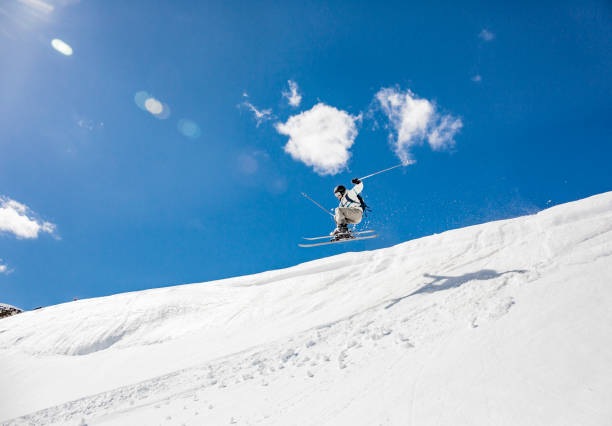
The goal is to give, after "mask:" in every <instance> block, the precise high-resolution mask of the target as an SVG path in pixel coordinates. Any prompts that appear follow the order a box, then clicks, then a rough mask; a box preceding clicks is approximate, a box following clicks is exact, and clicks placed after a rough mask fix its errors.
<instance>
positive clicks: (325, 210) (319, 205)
mask: <svg viewBox="0 0 612 426" xmlns="http://www.w3.org/2000/svg"><path fill="white" fill-rule="evenodd" d="M302 195H303V196H304V197H306V198H308V199H309V200H310V201H312V202H313V203H315V204H316V205H317V206H318V207H319V208H320V209H321V210H323V211H324V212H325V213H327V214H328V215H330V216H331V217H334V215H333V214H331V213H330V212H328V211H327V209H326V208H325V207H323V206H322V205H321V204H319V203H317V202H316V201H315V200H313V199H312V198H310V197H309V196H308V195H306V194H305V193H303V192H302Z"/></svg>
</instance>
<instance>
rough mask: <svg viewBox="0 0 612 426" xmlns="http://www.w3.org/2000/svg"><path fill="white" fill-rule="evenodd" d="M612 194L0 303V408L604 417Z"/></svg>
mask: <svg viewBox="0 0 612 426" xmlns="http://www.w3.org/2000/svg"><path fill="white" fill-rule="evenodd" d="M611 231H612V192H609V193H605V194H601V195H597V196H594V197H591V198H587V199H584V200H581V201H577V202H574V203H569V204H564V205H559V206H556V207H553V208H551V209H548V210H544V211H541V212H540V213H538V214H536V215H532V216H525V217H520V218H516V219H511V220H504V221H498V222H491V223H486V224H483V225H478V226H472V227H469V228H464V229H457V230H453V231H449V232H445V233H443V234H439V235H433V236H429V237H426V238H421V239H418V240H414V241H409V242H406V243H403V244H400V245H397V246H394V247H390V248H386V249H380V250H375V251H370V252H359V253H345V254H341V255H338V256H333V257H329V258H325V259H320V260H316V261H313V262H309V263H304V264H301V265H297V266H295V267H292V268H288V269H284V270H278V271H270V272H264V273H261V274H257V275H251V276H244V277H237V278H232V279H227V280H221V281H216V282H209V283H201V284H190V285H182V286H176V287H168V288H160V289H154V290H147V291H141V292H134V293H126V294H117V295H114V296H108V297H102V298H97V299H89V300H79V301H76V302H71V303H66V304H63V305H57V306H51V307H47V308H43V309H40V310H37V311H31V312H24V313H22V314H19V315H16V316H14V317H9V318H5V319H2V320H0V377H2V380H3V386H2V388H1V389H0V422H5V423H7V424H74V425H78V424H87V425H145V424H146V425H153V424H164V425H165V424H168V425H182V424H185V425H203V424H206V425H223V424H238V425H283V426H284V425H413V424H414V425H470V426H473V425H602V426H603V425H610V424H612V404H611V403H610V402H611V401H612V233H611Z"/></svg>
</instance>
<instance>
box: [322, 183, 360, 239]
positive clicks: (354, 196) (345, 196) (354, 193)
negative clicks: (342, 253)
mask: <svg viewBox="0 0 612 426" xmlns="http://www.w3.org/2000/svg"><path fill="white" fill-rule="evenodd" d="M351 182H352V183H353V184H354V185H355V186H354V187H353V189H350V190H348V191H347V190H346V188H345V187H344V186H343V185H338V186H336V187H335V188H334V195H335V196H336V198H337V199H338V200H339V201H340V204H339V205H338V207H337V208H336V214H335V215H334V219H335V221H336V229H334V230H333V231H332V232H331V234H330V235H332V236H333V237H334V239H336V240H340V239H343V238H349V237H350V233H349V230H348V224H349V223H350V224H357V223H359V222H361V218H362V216H363V207H362V205H361V200H360V199H359V194H360V193H361V191H363V183H362V182H361V180H359V178H355V179H353V180H352V181H351Z"/></svg>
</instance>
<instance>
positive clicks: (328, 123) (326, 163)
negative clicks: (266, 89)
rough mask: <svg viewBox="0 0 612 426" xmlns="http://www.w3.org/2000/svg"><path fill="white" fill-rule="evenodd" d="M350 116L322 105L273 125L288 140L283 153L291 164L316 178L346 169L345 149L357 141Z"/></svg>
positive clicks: (354, 124)
mask: <svg viewBox="0 0 612 426" xmlns="http://www.w3.org/2000/svg"><path fill="white" fill-rule="evenodd" d="M359 120H361V115H359V116H353V115H350V114H349V113H347V112H345V111H341V110H339V109H337V108H334V107H332V106H329V105H325V104H323V103H318V104H317V105H315V106H314V107H312V109H310V110H308V111H304V112H302V113H300V114H297V115H294V116H293V117H290V118H289V119H288V120H287V122H286V123H277V124H276V130H277V131H278V132H279V133H280V134H283V135H287V136H289V141H288V142H287V145H285V147H284V149H285V152H287V153H288V154H290V155H291V157H293V159H294V160H297V161H302V162H303V163H304V164H306V165H307V166H310V167H313V169H314V171H315V172H316V173H318V174H320V175H335V174H337V173H340V172H341V171H342V170H343V169H345V168H346V166H347V164H348V160H349V159H350V157H351V153H350V151H349V149H350V148H351V146H352V145H353V143H354V141H355V138H356V137H357V133H358V131H357V125H356V122H357V121H359Z"/></svg>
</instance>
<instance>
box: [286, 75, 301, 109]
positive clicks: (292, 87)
mask: <svg viewBox="0 0 612 426" xmlns="http://www.w3.org/2000/svg"><path fill="white" fill-rule="evenodd" d="M288 83H289V91H283V97H285V98H287V101H288V102H289V105H291V106H292V107H298V106H300V103H301V102H302V95H301V94H300V93H299V91H298V85H297V83H296V82H295V81H292V80H289V81H288Z"/></svg>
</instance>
